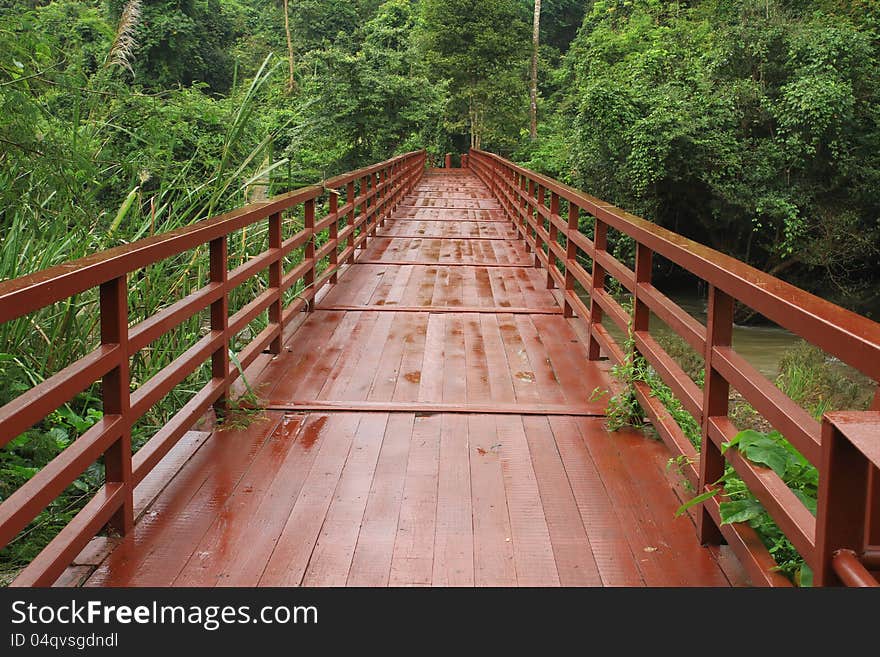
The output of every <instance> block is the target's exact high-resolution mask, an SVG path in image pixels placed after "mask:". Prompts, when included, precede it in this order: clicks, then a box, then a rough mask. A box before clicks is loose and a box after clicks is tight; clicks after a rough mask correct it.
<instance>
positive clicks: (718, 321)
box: [697, 285, 733, 545]
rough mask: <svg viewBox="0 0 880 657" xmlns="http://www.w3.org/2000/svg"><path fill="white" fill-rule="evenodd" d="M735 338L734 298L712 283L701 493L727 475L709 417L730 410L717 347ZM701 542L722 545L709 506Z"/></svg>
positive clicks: (702, 520)
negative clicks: (717, 365)
mask: <svg viewBox="0 0 880 657" xmlns="http://www.w3.org/2000/svg"><path fill="white" fill-rule="evenodd" d="M732 338H733V297H731V296H730V295H729V294H727V293H726V292H722V291H721V290H719V289H718V288H717V287H715V286H714V285H711V286H709V312H708V318H707V321H706V351H705V353H704V354H703V358H704V360H705V367H706V376H705V382H704V384H703V417H702V421H701V423H700V424H701V445H700V487H699V489H698V491H697V492H698V493H699V494H702V493H703V492H705V491H706V487H707V486H711V485H712V484H714V483H715V482H716V481H718V479H719V478H720V477H721V475H723V474H724V456H723V455H722V454H721V449H720V448H719V447H718V445H716V444H715V441H714V440H712V438H711V437H710V436H709V419H710V418H713V417H726V416H727V413H728V409H729V401H728V396H729V394H730V384H729V383H728V382H727V379H725V378H724V377H723V376H721V374H720V373H719V372H718V371H717V370H716V369H715V368H714V367H713V365H712V364H713V360H714V359H713V355H712V354H713V351H714V349H715V347H729V346H730V345H731V339H732ZM697 533H698V535H699V537H700V542H701V543H704V544H708V545H719V544H720V543H722V542H723V540H724V539H723V538H722V536H721V530H720V529H719V528H718V526H717V525H716V524H715V521H714V520H713V518H712V516H711V515H709V512H708V511H707V510H706V508H705V506H704V507H702V509H701V511H700V518H699V521H698V523H697Z"/></svg>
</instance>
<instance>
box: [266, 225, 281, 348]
mask: <svg viewBox="0 0 880 657" xmlns="http://www.w3.org/2000/svg"><path fill="white" fill-rule="evenodd" d="M269 248H270V249H277V250H278V259H277V260H276V261H274V262H273V263H272V264H270V265H269V287H271V288H275V289H276V290H278V299H276V300H275V301H273V302H272V305H270V306H269V323H270V324H275V325H276V326H278V337H277V338H275V339H274V340H272V342H270V343H269V353H270V354H280V353H281V343H282V342H283V340H284V338H283V334H284V325H283V317H284V313H283V312H282V311H283V306H284V304H283V300H282V298H281V275H282V260H283V259H282V257H281V213H280V212H276V213H275V214H273V215H270V216H269Z"/></svg>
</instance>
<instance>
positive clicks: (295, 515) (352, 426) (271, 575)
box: [259, 413, 360, 586]
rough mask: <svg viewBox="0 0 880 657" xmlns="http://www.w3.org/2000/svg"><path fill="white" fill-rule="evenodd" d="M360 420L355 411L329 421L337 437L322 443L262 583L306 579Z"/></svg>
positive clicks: (288, 583)
mask: <svg viewBox="0 0 880 657" xmlns="http://www.w3.org/2000/svg"><path fill="white" fill-rule="evenodd" d="M359 422H360V416H358V415H356V414H353V413H345V414H340V415H333V416H331V417H330V419H329V420H328V421H327V425H326V431H327V432H328V434H332V436H333V440H325V441H323V442H322V444H321V446H320V451H319V452H318V455H317V456H316V457H315V461H314V463H313V464H312V468H311V470H310V471H309V474H308V476H307V477H306V480H305V482H304V483H303V487H302V490H301V491H300V494H299V496H298V497H297V499H296V503H295V504H294V505H293V509H292V510H291V512H290V517H289V518H288V519H287V522H286V523H285V525H284V529H283V530H282V532H281V535H280V536H279V538H278V542H277V543H276V544H275V549H274V550H273V551H272V555H271V556H270V557H269V561H268V563H267V564H266V569H265V570H264V571H263V574H262V576H261V577H260V580H259V584H260V585H261V586H299V585H300V584H301V583H302V578H303V575H304V574H305V570H306V567H307V565H308V562H309V558H310V557H311V554H312V550H313V548H314V546H315V543H316V541H317V540H318V534H319V532H320V531H321V525H322V524H323V522H324V518H325V516H326V515H327V510H328V509H329V508H330V502H331V501H332V498H333V492H334V491H335V490H336V486H337V484H338V482H339V477H340V476H341V474H342V468H343V467H344V465H345V462H346V460H347V458H348V453H349V450H350V448H351V443H352V440H353V439H354V435H355V433H356V432H357V427H358V423H359Z"/></svg>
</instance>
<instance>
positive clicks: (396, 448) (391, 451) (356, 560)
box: [347, 413, 415, 586]
mask: <svg viewBox="0 0 880 657" xmlns="http://www.w3.org/2000/svg"><path fill="white" fill-rule="evenodd" d="M414 421H415V415H414V414H412V413H405V414H402V413H395V414H393V415H390V416H389V417H388V423H387V425H386V428H385V437H384V439H383V441H382V449H381V451H380V452H379V461H378V463H377V464H376V471H375V474H374V476H373V481H372V484H371V486H370V492H369V497H368V498H367V505H366V509H365V511H364V518H363V522H362V523H361V526H360V531H359V533H358V539H357V545H356V546H355V551H354V555H353V556H352V561H351V566H350V569H349V571H348V579H347V584H348V585H349V586H387V585H388V580H389V577H390V574H391V558H392V556H393V554H394V539H395V537H396V536H397V522H398V517H399V515H400V503H401V501H402V500H403V488H404V483H405V481H406V467H407V462H408V461H409V450H410V444H411V442H412V432H413V423H414Z"/></svg>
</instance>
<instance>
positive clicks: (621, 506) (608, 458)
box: [575, 420, 687, 586]
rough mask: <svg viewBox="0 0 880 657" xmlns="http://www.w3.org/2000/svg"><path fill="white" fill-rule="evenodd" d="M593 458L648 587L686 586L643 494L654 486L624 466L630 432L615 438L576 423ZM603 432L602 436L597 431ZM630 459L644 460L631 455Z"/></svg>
mask: <svg viewBox="0 0 880 657" xmlns="http://www.w3.org/2000/svg"><path fill="white" fill-rule="evenodd" d="M575 424H576V425H577V426H578V429H579V430H580V431H581V435H582V438H583V440H584V442H585V443H586V445H587V448H588V449H589V452H590V456H591V457H592V459H593V461H594V462H595V464H596V469H597V470H598V472H599V473H601V477H602V482H603V483H604V485H605V489H606V490H607V491H608V494H609V496H610V497H611V499H612V500H613V501H614V508H615V511H616V512H617V516H618V518H619V522H620V525H621V527H622V528H623V531H624V533H625V535H626V538H627V541H628V542H629V546H630V551H631V552H632V554H633V555H634V556H635V560H636V563H637V564H638V567H639V570H640V571H641V573H642V575H643V577H644V578H645V584H646V585H647V586H684V585H687V580H686V579H685V578H684V577H683V576H682V574H681V572H680V571H679V569H678V568H676V567H675V564H674V561H675V555H674V554H671V550H670V548H669V546H668V544H666V543H665V539H664V537H663V534H662V532H661V531H660V529H659V528H658V526H657V523H656V521H655V520H654V517H653V516H652V515H651V513H650V510H649V508H646V504H645V502H644V500H643V498H642V496H641V495H640V493H639V487H641V486H646V485H650V484H651V482H643V481H638V480H635V479H632V478H631V477H630V476H629V473H628V472H627V470H626V466H625V464H624V463H623V457H622V456H621V455H620V453H619V448H618V446H617V442H618V441H620V440H626V437H625V436H626V431H625V430H622V431H619V432H616V433H615V434H614V435H613V436H612V435H610V434H608V432H607V431H605V430H604V428H602V427H601V426H600V427H596V426H595V425H594V424H583V423H581V422H580V421H579V420H575ZM597 429H599V430H600V431H601V433H599V432H598V431H597ZM629 458H640V457H639V456H636V455H635V454H630V455H629Z"/></svg>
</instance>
